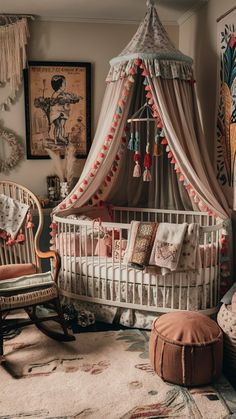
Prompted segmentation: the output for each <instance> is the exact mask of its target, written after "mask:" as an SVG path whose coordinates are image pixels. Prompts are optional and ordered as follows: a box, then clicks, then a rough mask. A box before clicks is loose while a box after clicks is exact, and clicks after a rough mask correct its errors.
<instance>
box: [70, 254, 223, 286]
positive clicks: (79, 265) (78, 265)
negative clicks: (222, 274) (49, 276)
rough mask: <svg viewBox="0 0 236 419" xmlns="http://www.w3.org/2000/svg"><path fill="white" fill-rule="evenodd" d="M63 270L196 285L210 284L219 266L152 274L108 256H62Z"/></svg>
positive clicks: (158, 283) (110, 278)
mask: <svg viewBox="0 0 236 419" xmlns="http://www.w3.org/2000/svg"><path fill="white" fill-rule="evenodd" d="M62 259H63V261H62V270H63V271H65V272H67V273H68V274H70V273H71V274H76V275H78V276H85V277H89V278H97V279H104V280H108V281H116V282H122V283H131V284H134V283H135V284H144V285H152V286H173V285H176V286H183V287H189V286H196V285H199V286H200V285H203V284H209V283H210V282H212V281H213V280H214V279H215V277H216V272H217V268H218V267H217V266H213V267H209V268H204V269H200V270H199V271H198V272H196V271H188V272H173V273H170V274H166V275H161V274H150V273H145V272H144V271H141V270H137V269H134V268H131V267H129V266H127V265H126V264H122V263H120V262H115V261H113V260H112V258H107V257H81V258H73V259H71V258H69V257H67V256H64V258H62Z"/></svg>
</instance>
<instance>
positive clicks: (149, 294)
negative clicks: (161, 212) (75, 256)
mask: <svg viewBox="0 0 236 419" xmlns="http://www.w3.org/2000/svg"><path fill="white" fill-rule="evenodd" d="M89 266H90V268H89ZM92 266H93V267H92ZM81 268H82V269H81V272H78V271H77V272H75V271H74V272H73V269H72V270H71V271H70V272H69V271H63V270H62V272H61V275H60V288H61V290H62V294H63V290H66V291H67V293H68V291H69V292H71V293H73V294H74V295H76V296H78V299H79V297H80V296H87V297H90V298H91V299H93V298H98V299H101V300H104V301H112V302H113V303H114V304H116V302H121V303H122V302H124V303H130V304H133V303H135V304H139V305H142V306H144V307H145V306H148V307H149V310H150V307H153V309H155V308H156V307H157V306H159V307H161V306H163V307H166V308H175V309H182V310H198V309H199V308H204V307H207V306H208V304H209V299H210V288H211V289H212V291H211V292H212V298H214V293H215V283H214V273H213V272H211V271H210V269H209V268H208V269H207V271H208V277H207V278H205V281H204V283H203V281H201V278H199V279H198V281H197V278H196V276H195V278H194V275H191V276H190V278H189V279H190V280H189V279H188V280H187V275H186V277H185V278H184V277H183V274H181V276H180V277H179V280H178V281H176V278H175V281H173V279H172V280H168V279H167V278H166V277H167V276H165V277H162V276H161V275H159V280H158V286H157V281H156V278H154V275H149V274H145V279H143V283H141V272H140V271H138V275H137V276H136V278H135V282H134V276H133V277H132V276H130V277H129V278H128V281H126V278H127V277H126V276H125V275H126V271H125V270H121V271H120V273H119V274H118V266H117V269H115V272H116V274H115V275H114V277H113V280H112V279H111V278H112V277H111V270H108V271H107V276H106V277H102V275H101V274H104V273H105V269H104V270H103V269H100V275H99V272H98V271H97V272H96V269H95V265H92V263H91V264H89V265H88V271H87V269H86V265H85V263H84V264H83V265H81ZM131 271H133V270H132V269H131ZM133 272H134V271H133ZM96 274H98V276H97V277H96ZM122 274H123V275H122ZM108 275H109V277H108ZM173 282H174V287H173Z"/></svg>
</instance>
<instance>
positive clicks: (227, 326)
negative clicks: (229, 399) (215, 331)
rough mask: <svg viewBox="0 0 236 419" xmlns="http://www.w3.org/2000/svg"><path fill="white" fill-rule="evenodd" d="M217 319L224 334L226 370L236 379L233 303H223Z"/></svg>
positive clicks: (235, 330)
mask: <svg viewBox="0 0 236 419" xmlns="http://www.w3.org/2000/svg"><path fill="white" fill-rule="evenodd" d="M217 321H218V324H219V326H220V327H221V329H222V330H223V334H224V370H225V372H226V373H227V375H229V376H230V377H232V378H234V380H235V379H236V313H232V311H231V305H225V304H223V305H222V306H221V308H220V311H219V313H218V316H217Z"/></svg>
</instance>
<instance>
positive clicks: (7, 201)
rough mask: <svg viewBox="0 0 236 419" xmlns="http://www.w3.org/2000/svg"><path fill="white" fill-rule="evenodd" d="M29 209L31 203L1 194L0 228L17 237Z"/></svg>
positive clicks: (13, 237) (12, 236)
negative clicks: (24, 202) (27, 203)
mask: <svg viewBox="0 0 236 419" xmlns="http://www.w3.org/2000/svg"><path fill="white" fill-rule="evenodd" d="M28 210H29V205H26V204H23V203H22V202H19V201H16V200H15V199H12V198H10V197H9V196H6V195H3V194H0V230H3V231H6V233H7V234H9V235H10V236H11V238H12V239H15V238H16V236H17V233H18V232H19V230H20V228H21V226H22V224H23V222H24V219H25V217H26V214H27V212H28Z"/></svg>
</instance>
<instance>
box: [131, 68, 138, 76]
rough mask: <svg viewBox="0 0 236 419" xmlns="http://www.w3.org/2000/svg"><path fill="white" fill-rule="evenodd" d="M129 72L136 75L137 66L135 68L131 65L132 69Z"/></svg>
mask: <svg viewBox="0 0 236 419" xmlns="http://www.w3.org/2000/svg"><path fill="white" fill-rule="evenodd" d="M129 74H132V76H135V74H136V70H135V68H134V67H131V68H130V70H129Z"/></svg>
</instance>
